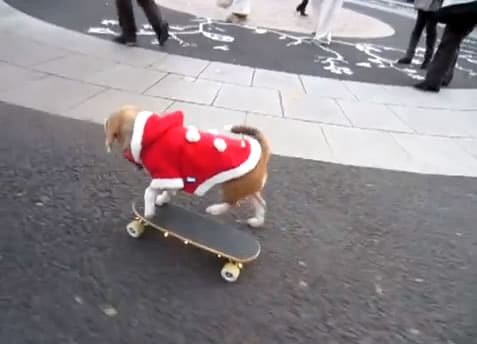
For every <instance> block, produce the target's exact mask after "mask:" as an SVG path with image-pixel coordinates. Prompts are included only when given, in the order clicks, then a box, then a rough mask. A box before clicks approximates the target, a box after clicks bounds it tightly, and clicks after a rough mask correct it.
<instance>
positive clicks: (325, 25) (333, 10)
mask: <svg viewBox="0 0 477 344" xmlns="http://www.w3.org/2000/svg"><path fill="white" fill-rule="evenodd" d="M342 6H343V0H323V1H322V2H321V4H320V8H319V17H318V24H317V27H316V32H315V37H314V39H315V40H317V41H321V42H324V43H327V44H329V43H330V42H331V30H332V27H333V24H334V22H335V20H336V16H337V15H338V13H339V11H340V10H341V7H342Z"/></svg>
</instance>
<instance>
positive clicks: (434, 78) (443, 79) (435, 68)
mask: <svg viewBox="0 0 477 344" xmlns="http://www.w3.org/2000/svg"><path fill="white" fill-rule="evenodd" d="M474 26H475V25H474V24H466V23H464V24H463V25H462V24H460V23H459V24H454V23H452V24H447V25H446V27H445V29H444V34H443V35H442V39H441V43H440V44H439V47H438V48H437V51H436V54H435V56H434V58H433V59H432V61H431V63H430V65H429V67H428V69H427V73H426V79H425V80H424V81H422V82H420V83H418V84H416V85H415V87H416V88H418V89H421V90H424V91H433V92H439V90H440V88H441V86H442V84H446V83H447V85H448V83H450V79H451V78H452V75H453V70H454V67H455V63H456V61H457V54H458V49H459V46H460V44H461V42H462V40H463V39H464V38H465V37H466V36H467V35H468V34H470V33H471V32H472V30H473V29H474Z"/></svg>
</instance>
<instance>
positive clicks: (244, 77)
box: [200, 62, 254, 86]
mask: <svg viewBox="0 0 477 344" xmlns="http://www.w3.org/2000/svg"><path fill="white" fill-rule="evenodd" d="M253 72H254V70H253V68H250V67H246V66H239V65H233V64H230V63H221V62H211V63H210V64H209V65H208V66H207V68H205V69H204V71H203V72H202V73H201V74H200V78H202V79H209V80H215V81H220V82H224V83H230V84H237V85H243V86H251V85H252V77H253Z"/></svg>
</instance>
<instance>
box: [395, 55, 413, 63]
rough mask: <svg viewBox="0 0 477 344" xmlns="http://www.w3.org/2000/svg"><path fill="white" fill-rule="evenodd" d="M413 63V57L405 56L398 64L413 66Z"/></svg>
mask: <svg viewBox="0 0 477 344" xmlns="http://www.w3.org/2000/svg"><path fill="white" fill-rule="evenodd" d="M411 62H412V57H409V56H404V57H403V58H400V59H399V60H398V61H397V63H399V64H411Z"/></svg>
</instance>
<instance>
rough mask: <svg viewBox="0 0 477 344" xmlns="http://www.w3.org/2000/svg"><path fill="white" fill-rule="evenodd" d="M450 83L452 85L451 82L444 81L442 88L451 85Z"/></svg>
mask: <svg viewBox="0 0 477 344" xmlns="http://www.w3.org/2000/svg"><path fill="white" fill-rule="evenodd" d="M450 83H451V82H450V80H444V81H442V86H444V87H447V86H449V85H450Z"/></svg>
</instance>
